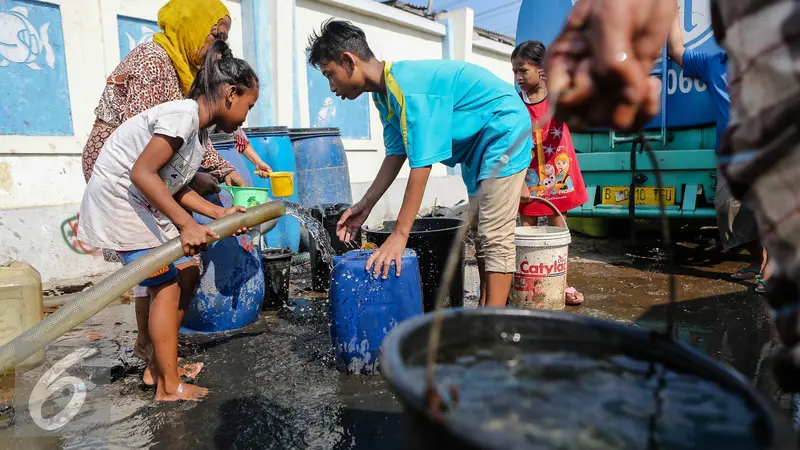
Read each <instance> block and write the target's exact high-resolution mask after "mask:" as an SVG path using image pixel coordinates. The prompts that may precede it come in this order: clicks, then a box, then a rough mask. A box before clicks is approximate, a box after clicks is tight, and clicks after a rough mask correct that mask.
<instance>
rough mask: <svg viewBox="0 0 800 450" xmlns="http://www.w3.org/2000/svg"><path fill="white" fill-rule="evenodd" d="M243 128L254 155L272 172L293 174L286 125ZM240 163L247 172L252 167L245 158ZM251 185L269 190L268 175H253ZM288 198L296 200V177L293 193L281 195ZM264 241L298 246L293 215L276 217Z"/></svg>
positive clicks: (292, 153) (298, 231) (291, 200)
mask: <svg viewBox="0 0 800 450" xmlns="http://www.w3.org/2000/svg"><path fill="white" fill-rule="evenodd" d="M244 132H245V133H246V134H247V138H248V139H249V140H250V145H252V146H253V149H255V151H256V153H258V156H259V157H261V159H262V160H263V161H264V162H265V163H267V164H269V165H270V167H272V170H274V171H276V172H293V173H295V178H296V177H297V166H296V164H295V161H294V152H293V151H292V141H291V140H290V139H289V129H288V128H286V127H265V128H245V129H244ZM244 164H245V165H246V166H247V169H248V171H249V172H250V173H253V172H254V171H255V170H256V168H255V166H254V165H253V164H252V163H251V162H250V161H249V160H247V159H245V161H244ZM253 186H255V187H266V188H269V189H270V192H272V184H271V183H270V181H269V179H265V178H261V177H259V176H258V175H253ZM280 200H288V201H290V202H294V203H299V200H300V199H299V197H298V194H297V181H296V180H295V183H294V193H293V194H292V196H291V197H288V198H281V199H280ZM266 241H267V245H268V246H269V247H272V248H288V249H291V250H292V251H293V252H295V253H296V252H297V250H298V248H299V247H300V222H298V221H297V219H295V218H294V217H289V216H283V217H281V218H280V219H278V224H277V225H276V226H275V228H274V229H273V230H272V231H270V232H269V233H267V236H266Z"/></svg>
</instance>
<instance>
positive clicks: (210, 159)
mask: <svg viewBox="0 0 800 450" xmlns="http://www.w3.org/2000/svg"><path fill="white" fill-rule="evenodd" d="M158 26H159V27H160V28H161V29H162V30H164V31H163V32H161V33H157V34H156V35H155V36H154V37H153V42H146V43H143V44H140V45H138V46H137V47H136V48H134V49H133V50H132V51H131V52H130V53H129V54H128V55H127V56H126V57H125V58H124V59H123V60H122V62H120V64H119V65H118V66H117V68H116V69H114V71H113V72H112V73H111V76H109V77H108V79H107V81H106V87H105V89H104V90H103V94H102V95H101V97H100V103H99V105H98V106H97V109H95V116H96V120H95V124H94V128H93V129H92V132H91V134H90V135H89V141H88V142H87V143H86V147H85V148H84V150H83V173H84V177H85V178H86V181H87V182H88V181H89V178H90V177H91V175H92V169H93V167H94V163H95V161H97V157H98V156H99V153H100V151H101V149H102V148H103V144H105V142H106V139H108V137H109V136H110V135H111V133H112V132H113V131H114V130H115V129H116V128H117V127H118V126H120V124H122V122H125V121H126V120H128V119H130V118H131V117H133V116H135V115H137V114H139V113H141V112H143V111H145V110H147V109H150V108H152V107H154V106H157V105H160V104H162V103H166V102H170V101H173V100H182V99H184V98H185V95H186V94H187V93H188V92H189V88H190V86H191V85H192V82H193V81H194V76H195V74H196V73H197V70H198V68H199V66H200V63H201V62H202V61H203V58H204V57H205V55H206V53H207V52H208V49H209V48H210V46H211V43H212V42H213V41H214V40H215V39H222V40H227V39H228V31H229V30H230V28H231V17H230V14H229V12H228V9H227V8H226V7H225V5H224V4H223V3H222V2H221V1H220V0H170V1H169V2H168V3H167V4H166V5H164V6H163V7H162V8H161V10H160V11H159V12H158ZM236 134H237V136H236V140H237V149H238V150H239V151H242V152H244V154H245V156H247V157H248V159H250V160H251V161H252V162H253V163H254V164H255V165H256V167H257V168H258V169H259V170H263V171H266V172H271V169H270V168H269V166H267V165H266V164H264V162H263V161H261V159H260V158H258V156H257V155H256V154H255V151H253V149H252V147H250V146H249V143H248V142H247V140H246V137H245V136H244V133H243V132H242V131H241V130H239V131H238V132H237V133H236ZM254 155H255V157H254ZM201 167H202V168H203V169H204V170H205V172H207V173H198V175H197V176H196V177H195V180H194V182H193V188H194V189H196V190H200V191H202V190H207V189H214V188H216V185H217V183H219V182H222V181H224V182H226V183H227V184H228V185H231V184H233V185H238V186H244V185H245V182H244V180H243V179H242V177H241V176H240V175H239V174H238V173H236V171H235V170H234V169H233V166H231V165H230V164H229V163H228V162H226V161H225V160H223V159H222V158H221V157H220V156H219V154H218V153H217V152H216V151H214V149H213V148H212V147H211V146H209V147H208V149H207V151H206V155H205V158H204V160H203V164H202V166H201ZM217 189H218V188H217ZM104 254H105V255H106V260H110V261H118V257H117V256H116V253H115V252H108V251H104ZM197 264H198V263H197V262H196V261H195V262H189V263H186V264H185V265H180V266H178V269H179V271H180V274H181V275H180V277H179V280H180V281H181V287H182V288H183V287H184V285H185V287H186V289H185V291H187V292H188V293H190V292H191V291H192V290H193V289H194V285H195V283H196V281H197V277H198V275H199V270H198V269H197ZM134 296H135V297H136V318H137V324H138V328H139V333H138V338H137V342H136V346H135V347H134V353H135V354H136V355H137V356H139V357H140V358H142V359H144V360H147V359H148V356H149V353H150V351H151V350H150V349H151V348H152V346H151V343H150V338H149V333H148V332H147V323H148V321H147V318H148V314H149V309H150V298H149V296H148V294H147V290H146V289H142V288H139V286H137V287H136V288H134ZM182 297H183V296H182ZM184 300H185V301H186V302H188V295H187V298H186V299H184V298H182V301H184ZM193 370H194V369H189V367H187V372H190V373H188V375H192V373H191V372H192V371H193ZM197 370H199V369H197ZM148 378H151V379H152V377H148V374H147V373H145V383H148V384H149V382H148Z"/></svg>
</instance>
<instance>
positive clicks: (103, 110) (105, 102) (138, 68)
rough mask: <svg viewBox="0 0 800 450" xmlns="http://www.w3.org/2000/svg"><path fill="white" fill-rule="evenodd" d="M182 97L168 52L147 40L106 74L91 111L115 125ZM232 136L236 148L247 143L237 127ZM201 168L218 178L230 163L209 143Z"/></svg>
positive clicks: (223, 174)
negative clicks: (96, 104)
mask: <svg viewBox="0 0 800 450" xmlns="http://www.w3.org/2000/svg"><path fill="white" fill-rule="evenodd" d="M184 98H185V96H184V95H183V90H182V89H181V84H180V82H179V81H178V74H177V72H175V68H174V67H173V65H172V61H171V60H170V59H169V56H168V55H167V52H166V51H165V50H164V49H163V48H162V47H161V46H160V45H158V44H156V43H155V42H146V43H143V44H141V45H138V46H137V47H136V48H134V49H133V50H132V51H131V52H130V53H129V54H128V56H126V57H125V58H124V59H123V60H122V62H120V64H119V65H118V66H117V68H116V69H115V70H114V72H113V73H112V74H111V76H109V77H108V80H107V82H106V87H105V89H104V90H103V94H102V96H101V97H100V104H99V105H98V106H97V108H96V109H95V111H94V113H95V116H97V119H99V120H101V121H103V122H105V123H106V124H108V125H110V126H111V127H114V128H116V127H118V126H119V125H120V124H122V122H124V121H126V120H128V119H130V118H131V117H133V116H135V115H137V114H139V113H141V112H143V111H146V110H148V109H150V108H152V107H154V106H157V105H160V104H162V103H166V102H169V101H173V100H183V99H184ZM235 137H236V142H237V146H236V148H237V149H238V150H239V151H240V152H241V151H244V150H245V149H246V148H247V146H248V145H249V142H248V141H247V137H246V136H245V134H244V132H243V131H242V130H241V129H239V130H237V131H236V133H235ZM201 168H202V169H203V170H205V171H206V172H209V173H210V174H212V175H214V176H215V177H217V178H218V179H219V180H222V179H223V178H224V177H225V175H227V174H228V173H230V172H232V171H233V166H231V164H230V163H228V162H227V161H225V160H224V159H222V157H221V156H219V154H218V153H217V152H216V151H215V150H214V148H213V147H212V146H211V144H210V143H209V145H208V149H207V151H206V154H205V157H204V158H203V163H202V165H201Z"/></svg>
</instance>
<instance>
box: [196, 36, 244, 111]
mask: <svg viewBox="0 0 800 450" xmlns="http://www.w3.org/2000/svg"><path fill="white" fill-rule="evenodd" d="M223 84H229V85H231V86H236V89H237V90H239V91H245V90H247V89H253V88H258V75H256V72H255V71H254V70H253V68H252V67H250V64H247V61H245V60H243V59H239V58H234V56H233V53H232V52H231V49H230V47H228V44H226V43H225V41H222V40H219V39H218V40H215V41H214V42H213V43H212V44H211V48H209V49H208V53H207V54H206V57H205V60H203V65H201V66H200V70H198V71H197V75H196V76H195V78H194V82H193V83H192V87H191V89H189V98H190V99H192V100H197V98H198V97H200V96H201V95H205V96H206V97H207V98H208V99H209V100H210V101H212V102H213V101H216V100H219V97H220V90H219V87H220V86H222V85H223Z"/></svg>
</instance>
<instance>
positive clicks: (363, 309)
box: [329, 250, 422, 375]
mask: <svg viewBox="0 0 800 450" xmlns="http://www.w3.org/2000/svg"><path fill="white" fill-rule="evenodd" d="M372 253H373V251H371V250H353V251H350V252H347V253H345V254H344V255H342V256H336V257H334V264H335V265H334V268H333V271H332V272H331V289H330V297H329V298H330V305H331V338H332V339H333V347H334V350H335V352H336V366H337V368H338V369H339V370H340V371H342V372H346V373H361V374H365V375H374V374H377V373H379V371H380V353H381V343H382V342H383V338H384V337H386V335H387V334H388V333H389V332H390V331H391V330H392V329H393V328H394V327H395V326H397V324H398V323H400V322H402V321H403V320H405V319H407V318H409V317H413V316H417V315H420V314H422V282H421V280H420V274H419V263H418V262H417V255H416V253H414V251H413V250H406V251H405V253H404V254H403V259H402V262H403V271H402V272H401V274H400V276H399V277H397V276H395V269H394V263H392V268H391V270H389V277H388V278H387V279H385V280H384V279H382V278H378V279H375V278H373V277H372V275H371V273H367V271H366V270H365V269H364V267H365V266H366V264H367V259H368V258H369V256H370V255H371V254H372Z"/></svg>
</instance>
